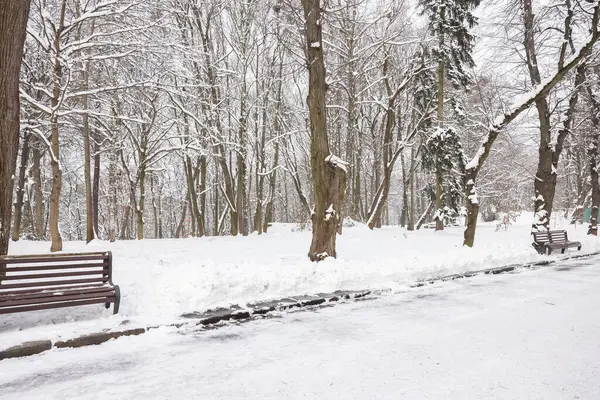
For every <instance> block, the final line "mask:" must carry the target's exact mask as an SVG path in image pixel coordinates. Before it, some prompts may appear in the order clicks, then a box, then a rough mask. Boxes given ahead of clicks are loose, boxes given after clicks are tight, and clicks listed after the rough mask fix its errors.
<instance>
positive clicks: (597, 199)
mask: <svg viewBox="0 0 600 400" xmlns="http://www.w3.org/2000/svg"><path fill="white" fill-rule="evenodd" d="M594 120H595V121H594V122H595V124H594V130H593V132H592V135H593V136H592V140H591V142H590V147H589V148H588V157H589V165H590V181H591V183H592V215H591V217H590V225H589V227H588V232H587V234H588V235H594V236H597V235H598V207H599V206H600V184H599V183H598V145H599V143H598V142H599V140H598V139H599V138H598V136H599V133H598V129H599V128H600V126H598V124H597V122H598V117H595V118H594Z"/></svg>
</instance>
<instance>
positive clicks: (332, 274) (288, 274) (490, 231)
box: [0, 214, 600, 338]
mask: <svg viewBox="0 0 600 400" xmlns="http://www.w3.org/2000/svg"><path fill="white" fill-rule="evenodd" d="M531 220H532V219H531V214H528V218H527V217H525V216H524V217H521V218H520V219H518V220H517V222H515V224H514V225H511V226H509V227H508V230H507V231H500V232H495V228H496V226H495V225H496V224H495V223H493V222H492V223H489V224H481V225H480V226H479V227H478V229H477V237H476V241H475V247H474V248H472V249H471V248H466V247H463V246H462V235H463V228H461V227H455V228H447V229H446V230H444V231H442V232H434V231H433V230H428V229H424V230H421V231H416V232H409V231H406V230H405V229H402V228H397V227H386V228H383V229H379V230H375V231H371V230H369V229H368V228H367V227H366V226H365V225H362V224H357V225H356V226H346V227H345V228H344V231H343V235H342V236H340V237H338V240H337V243H338V259H327V260H325V261H324V262H321V263H318V264H316V263H311V262H310V261H309V260H308V257H307V252H308V248H309V245H310V239H311V237H310V230H308V231H295V232H294V231H293V230H294V227H295V225H294V224H275V225H274V226H273V227H272V228H271V229H270V230H269V233H268V234H266V235H261V236H258V235H256V234H254V235H251V236H249V237H205V238H189V239H173V240H171V239H164V240H143V241H119V242H115V243H108V242H102V241H94V242H92V243H90V244H89V245H87V246H86V245H85V244H84V243H81V242H69V243H65V249H64V250H65V251H66V252H76V251H100V250H110V251H112V252H113V263H114V267H113V269H114V282H115V283H116V284H118V285H119V286H120V287H121V293H122V300H121V311H120V314H119V315H118V316H115V317H112V316H111V311H108V310H103V308H102V307H101V306H90V307H73V308H68V309H64V310H51V311H46V312H40V313H37V312H34V313H28V314H26V315H25V314H20V315H8V316H6V317H3V320H2V323H0V338H1V337H2V335H3V334H2V333H1V332H4V333H5V334H6V333H8V332H10V331H11V330H16V329H21V328H29V327H34V326H36V325H38V324H42V325H44V324H46V325H47V324H49V323H55V322H61V323H62V322H66V321H71V320H77V321H80V320H82V319H83V320H86V321H85V322H86V323H88V322H89V323H90V324H92V323H93V321H104V322H103V323H105V324H109V325H114V324H118V323H121V322H122V321H123V320H129V321H133V322H141V321H143V322H144V323H161V322H165V321H173V320H176V319H178V318H179V316H180V315H181V314H182V313H185V312H191V311H203V310H206V309H208V308H213V307H217V306H226V305H229V304H242V305H243V304H245V303H247V302H252V301H257V300H267V299H275V298H280V297H285V296H293V295H301V294H314V293H319V292H331V291H335V290H338V289H346V290H351V289H357V290H358V289H378V288H392V289H398V288H402V287H406V285H409V284H411V283H413V282H415V281H417V280H421V279H427V278H430V277H433V276H440V275H448V274H453V273H460V272H465V271H469V270H478V269H483V268H490V267H495V266H501V265H506V264H511V263H523V262H530V261H535V260H541V259H544V258H546V257H545V256H540V255H538V254H537V253H536V252H535V250H534V249H533V248H532V247H531V241H532V240H531V236H530V233H529V231H530V227H531V225H530V224H531ZM561 223H562V222H561ZM565 227H566V228H567V229H568V231H569V238H570V239H573V240H580V241H582V243H583V251H585V252H592V251H596V250H600V240H599V239H598V238H595V237H588V236H586V235H585V234H586V228H585V227H582V226H577V227H573V226H568V227H567V225H566V223H565V226H563V227H562V228H565ZM553 228H554V227H553ZM559 228H561V227H559ZM49 247H50V246H49V244H48V243H44V242H28V241H21V242H18V243H11V247H10V253H11V254H32V253H40V252H44V251H47V250H48V248H49ZM559 255H560V254H559ZM100 315H102V317H100ZM83 325H85V324H83ZM83 325H82V326H83Z"/></svg>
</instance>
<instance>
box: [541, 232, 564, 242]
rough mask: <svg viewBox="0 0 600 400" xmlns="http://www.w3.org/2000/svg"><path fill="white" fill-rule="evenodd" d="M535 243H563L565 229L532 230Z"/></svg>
mask: <svg viewBox="0 0 600 400" xmlns="http://www.w3.org/2000/svg"><path fill="white" fill-rule="evenodd" d="M533 240H535V242H536V243H564V242H567V241H568V239H567V231H564V230H560V231H540V232H533Z"/></svg>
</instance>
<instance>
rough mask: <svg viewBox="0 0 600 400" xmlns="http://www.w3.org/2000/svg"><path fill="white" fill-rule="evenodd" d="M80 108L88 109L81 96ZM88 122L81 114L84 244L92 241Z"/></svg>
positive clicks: (92, 210) (85, 85)
mask: <svg viewBox="0 0 600 400" xmlns="http://www.w3.org/2000/svg"><path fill="white" fill-rule="evenodd" d="M87 68H89V63H85V65H84V67H83V89H84V90H85V89H87V86H88V71H87ZM81 100H82V106H83V109H84V110H87V109H88V96H87V95H83V96H82V99H81ZM90 150H91V149H90V121H89V115H88V113H87V112H84V114H83V176H84V181H85V219H86V224H85V241H86V243H89V242H91V241H92V240H94V200H93V197H92V171H91V169H92V166H91V164H92V160H91V155H90Z"/></svg>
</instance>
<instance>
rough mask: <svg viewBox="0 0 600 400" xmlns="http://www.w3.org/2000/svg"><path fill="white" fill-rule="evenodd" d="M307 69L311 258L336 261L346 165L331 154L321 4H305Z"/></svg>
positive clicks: (307, 1) (315, 0)
mask: <svg viewBox="0 0 600 400" xmlns="http://www.w3.org/2000/svg"><path fill="white" fill-rule="evenodd" d="M302 7H303V9H304V17H305V31H304V35H305V40H306V54H307V68H308V98H307V103H308V110H309V116H310V133H311V140H310V164H311V172H312V180H313V186H314V195H315V210H314V212H313V214H312V242H311V245H310V250H309V252H308V257H309V258H310V260H311V261H321V260H323V259H325V258H327V257H336V255H337V254H336V246H335V240H336V232H337V229H338V224H339V223H341V221H340V220H339V211H340V210H341V209H342V206H343V200H344V192H345V189H346V169H345V165H344V164H345V163H343V162H342V161H341V160H339V159H338V158H337V157H335V156H332V155H331V154H330V152H329V142H328V139H327V109H326V104H325V93H326V91H327V84H326V82H325V62H324V59H323V55H324V54H323V46H322V28H321V4H320V0H302Z"/></svg>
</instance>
